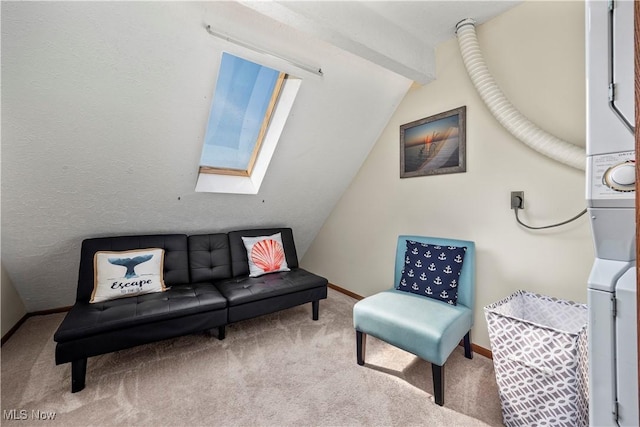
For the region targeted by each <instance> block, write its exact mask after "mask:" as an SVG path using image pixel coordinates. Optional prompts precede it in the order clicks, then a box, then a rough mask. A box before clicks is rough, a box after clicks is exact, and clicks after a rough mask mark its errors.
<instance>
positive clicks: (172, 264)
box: [76, 234, 189, 302]
mask: <svg viewBox="0 0 640 427" xmlns="http://www.w3.org/2000/svg"><path fill="white" fill-rule="evenodd" d="M147 248H161V249H164V251H165V254H164V283H165V284H166V285H167V286H173V285H180V284H185V283H189V254H188V250H187V236H186V235H185V234H155V235H146V236H118V237H98V238H94V239H86V240H84V241H83V242H82V249H81V252H80V273H79V275H78V290H77V295H76V300H77V301H83V302H89V300H90V299H91V292H92V291H93V280H94V279H93V255H94V254H95V253H96V252H98V251H126V250H131V249H147Z"/></svg>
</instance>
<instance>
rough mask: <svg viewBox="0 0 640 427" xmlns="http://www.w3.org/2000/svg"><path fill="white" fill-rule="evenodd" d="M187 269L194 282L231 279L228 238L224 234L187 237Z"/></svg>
mask: <svg viewBox="0 0 640 427" xmlns="http://www.w3.org/2000/svg"><path fill="white" fill-rule="evenodd" d="M188 241H189V269H190V271H191V280H192V281H194V282H212V281H214V280H220V279H226V278H228V277H231V258H230V254H229V238H228V237H227V235H226V234H223V233H218V234H200V235H194V236H189V239H188Z"/></svg>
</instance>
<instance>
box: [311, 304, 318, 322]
mask: <svg viewBox="0 0 640 427" xmlns="http://www.w3.org/2000/svg"><path fill="white" fill-rule="evenodd" d="M311 309H312V311H313V314H312V316H313V320H318V312H319V311H320V300H316V301H311Z"/></svg>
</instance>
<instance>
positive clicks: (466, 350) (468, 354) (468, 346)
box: [464, 331, 473, 359]
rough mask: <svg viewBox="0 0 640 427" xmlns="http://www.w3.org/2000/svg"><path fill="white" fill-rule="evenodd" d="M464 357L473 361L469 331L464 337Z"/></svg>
mask: <svg viewBox="0 0 640 427" xmlns="http://www.w3.org/2000/svg"><path fill="white" fill-rule="evenodd" d="M464 357H466V358H467V359H473V351H472V350H471V331H469V332H467V335H465V336H464Z"/></svg>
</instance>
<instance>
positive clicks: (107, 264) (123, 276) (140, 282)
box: [89, 248, 166, 303]
mask: <svg viewBox="0 0 640 427" xmlns="http://www.w3.org/2000/svg"><path fill="white" fill-rule="evenodd" d="M93 271H94V285H93V293H92V294H91V300H90V301H89V302H90V303H96V302H103V301H109V300H112V299H117V298H126V297H131V296H137V295H142V294H148V293H152V292H163V291H164V290H165V289H166V287H165V284H164V278H163V273H164V249H158V248H151V249H138V250H131V251H121V252H110V251H99V252H96V253H95V255H94V257H93Z"/></svg>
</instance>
